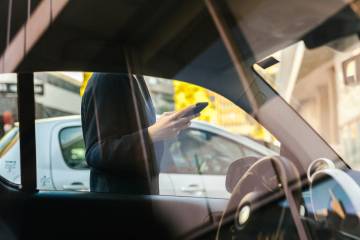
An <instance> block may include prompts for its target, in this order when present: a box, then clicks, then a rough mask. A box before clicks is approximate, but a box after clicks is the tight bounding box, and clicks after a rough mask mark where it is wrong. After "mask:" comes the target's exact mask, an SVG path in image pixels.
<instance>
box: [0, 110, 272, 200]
mask: <svg viewBox="0 0 360 240" xmlns="http://www.w3.org/2000/svg"><path fill="white" fill-rule="evenodd" d="M49 129H50V131H49ZM36 133H37V134H36V142H37V145H38V146H39V147H38V149H37V150H38V151H37V156H38V158H37V159H38V166H39V167H38V172H37V176H38V179H37V184H38V187H39V188H41V189H47V190H71V191H88V190H89V175H90V171H89V167H88V165H87V163H86V160H85V147H84V141H83V137H82V129H81V119H80V116H70V117H59V118H50V119H43V120H37V121H36ZM165 144H166V149H168V151H167V152H166V153H165V154H164V156H163V160H162V164H161V174H160V194H162V195H177V196H211V197H219V198H223V197H224V196H230V194H229V193H227V192H226V189H225V187H224V186H225V176H226V173H227V168H228V166H229V165H230V163H231V162H233V161H235V160H238V159H241V158H243V157H247V156H253V157H261V156H267V155H276V154H277V153H276V152H274V151H272V150H270V149H268V148H266V147H264V146H262V145H261V144H259V143H257V142H256V141H254V140H252V139H250V138H248V137H244V136H240V135H235V134H232V133H230V132H228V131H226V130H224V129H222V128H219V127H215V126H213V125H211V124H208V123H206V122H203V121H196V120H194V121H193V122H192V123H191V126H190V127H189V129H186V130H184V131H182V132H181V133H180V134H179V136H178V137H177V138H176V139H175V140H169V141H168V142H166V143H165ZM215 146H216V147H215ZM0 175H1V177H3V178H5V179H6V180H8V181H11V182H15V183H20V161H19V141H18V127H15V128H13V129H12V130H11V131H10V132H9V133H8V134H7V135H6V136H4V138H2V139H1V141H0Z"/></svg>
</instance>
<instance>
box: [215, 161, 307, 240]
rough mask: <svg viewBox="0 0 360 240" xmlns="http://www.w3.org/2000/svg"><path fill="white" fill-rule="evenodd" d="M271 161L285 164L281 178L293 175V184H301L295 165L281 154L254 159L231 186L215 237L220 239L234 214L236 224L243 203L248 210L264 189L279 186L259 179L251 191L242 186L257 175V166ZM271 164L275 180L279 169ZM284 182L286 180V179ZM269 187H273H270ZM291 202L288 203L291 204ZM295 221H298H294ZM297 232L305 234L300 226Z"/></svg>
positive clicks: (269, 189)
mask: <svg viewBox="0 0 360 240" xmlns="http://www.w3.org/2000/svg"><path fill="white" fill-rule="evenodd" d="M273 159H276V160H273ZM272 161H278V162H281V164H284V165H285V166H283V169H282V170H281V171H282V176H281V177H280V178H283V180H286V179H287V177H286V175H288V174H291V175H294V176H295V179H296V180H297V181H296V182H295V183H296V184H297V185H295V186H296V187H300V186H301V184H300V175H299V173H298V171H297V170H296V168H295V165H294V164H292V163H291V162H290V161H288V160H286V161H284V159H283V158H282V157H281V156H265V157H263V158H261V159H259V160H258V161H256V162H255V163H254V164H252V165H251V166H250V167H249V168H248V169H247V170H246V172H245V174H244V175H243V176H242V177H241V178H240V180H239V181H238V182H237V184H236V185H235V187H234V188H233V191H232V193H231V196H230V198H229V202H228V204H227V207H226V208H225V211H224V212H223V214H222V217H221V219H220V222H219V225H218V229H217V234H216V239H220V237H221V235H222V234H225V233H222V227H223V226H225V224H227V223H228V222H229V221H231V218H232V217H234V216H235V219H234V220H235V226H238V225H237V224H236V221H237V219H240V218H239V216H238V214H239V212H240V210H241V209H242V207H243V206H244V205H249V207H250V210H251V208H252V205H254V202H255V200H256V198H258V197H259V196H260V195H262V193H263V191H264V190H265V191H274V190H276V189H278V188H279V185H278V184H276V185H274V184H273V185H272V186H271V184H270V186H269V184H267V183H266V182H264V181H260V182H261V184H260V185H257V188H253V189H252V191H249V190H250V189H246V188H244V184H245V183H246V181H250V182H251V180H253V179H254V178H256V176H257V175H259V174H258V171H256V168H257V167H259V166H260V170H261V167H263V166H265V165H267V164H265V163H272ZM277 164H278V163H277ZM281 164H280V165H281ZM271 166H272V169H273V171H274V173H275V176H277V180H278V181H279V179H278V175H279V173H277V171H278V170H279V169H277V170H276V169H274V165H273V163H272V164H271ZM262 170H263V169H262ZM284 171H285V172H284ZM258 179H259V178H258ZM260 179H261V178H260ZM283 182H284V181H283ZM285 182H287V180H286V181H285ZM264 183H265V184H264ZM285 185H286V184H284V186H283V188H284V191H285V192H286V191H288V189H287V186H285ZM271 187H272V188H273V189H271ZM280 187H281V185H280ZM285 195H286V197H287V198H288V194H286V193H285ZM289 202H290V201H289ZM291 204H294V200H293V199H292V203H291ZM291 204H289V205H291ZM293 208H294V207H292V209H291V213H292V215H294V214H295V215H296V213H293V212H294V211H296V210H294V209H293ZM234 211H235V215H234V214H233V212H234ZM295 217H298V220H299V219H300V217H299V216H298V215H296V216H295ZM295 222H299V221H295ZM300 224H301V223H300ZM302 227H303V226H302ZM241 228H242V227H241V226H240V228H238V230H241ZM298 232H301V233H300V234H301V235H302V236H304V234H305V230H304V229H301V227H300V229H298ZM305 236H306V235H305ZM305 239H306V237H305Z"/></svg>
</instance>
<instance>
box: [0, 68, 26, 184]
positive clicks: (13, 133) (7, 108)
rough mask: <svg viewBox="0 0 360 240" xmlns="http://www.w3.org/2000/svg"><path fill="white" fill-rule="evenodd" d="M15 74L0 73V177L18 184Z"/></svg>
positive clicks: (17, 125)
mask: <svg viewBox="0 0 360 240" xmlns="http://www.w3.org/2000/svg"><path fill="white" fill-rule="evenodd" d="M17 100H18V98H17V74H0V102H1V104H0V177H2V178H4V179H6V180H7V181H9V182H12V183H15V184H20V180H21V176H20V146H19V138H20V136H19V124H18V123H17V121H18V102H17Z"/></svg>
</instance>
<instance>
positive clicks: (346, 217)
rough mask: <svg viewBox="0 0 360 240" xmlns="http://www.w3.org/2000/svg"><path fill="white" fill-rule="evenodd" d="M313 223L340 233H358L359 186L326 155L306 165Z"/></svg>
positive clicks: (359, 214) (355, 237) (321, 228)
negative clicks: (325, 157) (307, 167)
mask: <svg viewBox="0 0 360 240" xmlns="http://www.w3.org/2000/svg"><path fill="white" fill-rule="evenodd" d="M308 178H309V181H310V191H309V192H310V199H311V209H310V212H311V215H312V216H313V218H314V220H315V222H314V224H313V225H314V226H315V227H316V228H317V229H320V230H323V231H330V232H336V233H338V234H339V235H342V234H345V235H347V236H353V238H354V239H358V238H359V237H360V202H359V199H360V187H359V184H358V183H357V182H356V181H355V180H354V179H353V178H352V177H351V176H350V175H349V174H348V173H347V172H345V171H343V170H341V169H337V168H335V165H334V164H333V162H332V161H331V160H329V159H324V158H320V159H316V160H314V161H313V162H312V164H311V165H310V167H309V169H308Z"/></svg>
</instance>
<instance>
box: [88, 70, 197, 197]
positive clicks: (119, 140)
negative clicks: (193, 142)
mask: <svg viewBox="0 0 360 240" xmlns="http://www.w3.org/2000/svg"><path fill="white" fill-rule="evenodd" d="M192 109H193V106H190V107H188V108H186V109H184V110H182V111H178V112H169V113H165V114H163V115H162V116H161V117H160V118H159V119H156V114H155V110H154V106H153V104H152V101H151V97H150V94H149V91H148V89H147V87H146V84H145V81H144V79H143V78H142V77H132V78H129V75H128V74H112V73H95V74H93V76H92V77H91V78H90V79H89V82H88V84H87V87H86V90H85V92H84V95H83V98H82V104H81V121H82V128H83V136H84V141H85V147H86V153H85V158H86V161H87V163H88V165H89V166H90V169H91V171H90V189H91V191H93V192H116V193H124V194H157V193H158V192H159V183H158V177H159V166H160V162H159V161H160V159H161V156H162V154H163V151H164V144H163V141H164V140H166V139H170V138H174V137H176V136H177V135H178V134H179V132H180V131H181V130H182V129H185V128H187V127H188V126H189V125H190V121H191V119H193V118H195V117H197V116H198V115H197V114H195V115H192V114H191V111H192ZM189 113H190V116H189Z"/></svg>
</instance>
